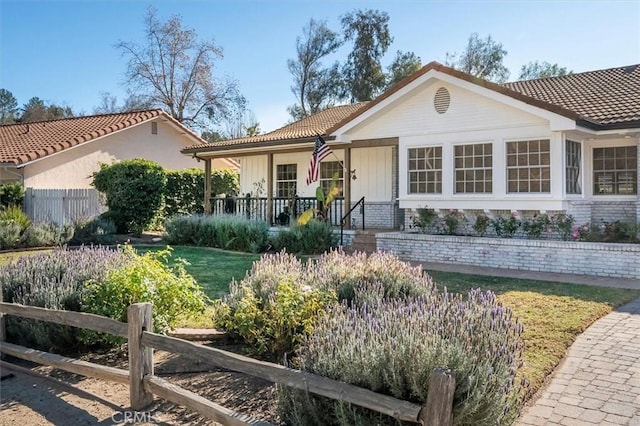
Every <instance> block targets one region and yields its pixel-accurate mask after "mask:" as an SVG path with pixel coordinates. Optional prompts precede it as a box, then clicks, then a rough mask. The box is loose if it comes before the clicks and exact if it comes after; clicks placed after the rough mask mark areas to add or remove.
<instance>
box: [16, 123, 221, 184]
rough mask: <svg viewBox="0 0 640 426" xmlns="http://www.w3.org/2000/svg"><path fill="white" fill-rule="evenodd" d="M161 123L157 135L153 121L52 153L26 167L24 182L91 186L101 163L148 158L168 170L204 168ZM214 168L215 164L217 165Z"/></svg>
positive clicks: (183, 142)
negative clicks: (184, 150)
mask: <svg viewBox="0 0 640 426" xmlns="http://www.w3.org/2000/svg"><path fill="white" fill-rule="evenodd" d="M155 121H157V122H158V134H157V135H153V134H151V122H146V123H142V124H140V125H138V126H134V127H131V128H128V129H125V130H123V131H121V132H118V133H115V134H113V135H109V136H106V137H104V138H102V139H98V140H95V141H92V142H88V143H85V144H82V145H79V146H77V147H75V148H71V149H67V150H65V151H62V152H61V153H59V154H54V155H50V156H48V157H45V158H44V159H42V160H40V161H36V162H34V163H32V164H29V165H27V166H25V167H24V185H25V187H31V188H61V189H66V188H90V187H91V186H90V182H91V175H92V174H93V173H94V172H95V171H97V170H99V164H100V163H108V164H110V163H113V162H115V161H118V160H128V159H132V158H146V159H149V160H153V161H156V162H158V163H159V164H160V165H162V166H163V167H165V168H167V169H183V168H187V167H197V168H202V167H203V164H204V163H202V162H200V163H198V162H197V160H195V159H193V158H191V157H188V156H185V155H182V154H181V153H180V150H181V149H182V148H184V147H185V146H188V145H189V140H188V139H186V138H185V137H184V136H182V135H180V134H179V133H178V132H177V131H176V130H174V129H173V128H172V127H170V126H169V125H168V124H165V123H164V122H163V121H162V120H159V119H158V120H155ZM214 167H215V165H214Z"/></svg>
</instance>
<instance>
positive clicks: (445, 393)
mask: <svg viewBox="0 0 640 426" xmlns="http://www.w3.org/2000/svg"><path fill="white" fill-rule="evenodd" d="M455 390H456V378H455V377H453V373H452V372H451V370H445V369H443V368H436V369H435V370H433V372H432V373H431V376H430V377H429V392H428V393H427V401H426V402H425V404H424V406H423V407H422V410H421V411H420V414H419V415H418V420H419V421H420V423H421V424H422V425H424V426H451V425H453V393H454V392H455Z"/></svg>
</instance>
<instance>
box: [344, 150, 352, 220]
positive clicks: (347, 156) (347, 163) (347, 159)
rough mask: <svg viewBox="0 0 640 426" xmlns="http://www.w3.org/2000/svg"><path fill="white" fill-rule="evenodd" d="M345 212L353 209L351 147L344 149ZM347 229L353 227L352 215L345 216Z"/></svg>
mask: <svg viewBox="0 0 640 426" xmlns="http://www.w3.org/2000/svg"><path fill="white" fill-rule="evenodd" d="M344 168H345V169H346V170H345V171H344V212H345V213H347V212H348V211H349V210H351V148H345V149H344ZM345 225H347V229H351V215H347V217H345Z"/></svg>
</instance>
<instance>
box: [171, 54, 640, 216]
mask: <svg viewBox="0 0 640 426" xmlns="http://www.w3.org/2000/svg"><path fill="white" fill-rule="evenodd" d="M316 135H324V138H325V140H326V141H327V142H328V144H329V146H330V147H331V148H332V150H333V152H334V153H335V155H336V157H337V158H335V157H334V156H330V157H327V158H326V159H325V160H324V161H323V163H322V166H321V171H320V172H321V176H320V177H321V182H329V180H330V179H331V176H332V175H333V173H334V172H336V171H338V172H340V173H341V177H342V182H341V184H342V186H343V194H344V201H343V202H342V201H341V203H340V210H338V211H336V212H334V217H333V220H334V222H335V221H336V219H337V220H339V217H342V216H344V215H345V213H347V212H348V211H349V209H350V208H351V206H353V205H354V204H355V203H356V202H358V200H360V199H361V198H362V197H364V203H365V208H364V212H365V214H366V225H367V227H374V228H398V227H400V226H401V225H405V224H408V223H409V217H410V211H411V210H413V209H416V208H422V207H425V206H427V207H429V208H434V209H439V210H443V211H444V210H448V209H458V210H462V211H464V212H468V213H476V212H482V211H484V212H486V213H489V214H490V215H491V214H510V213H511V212H514V211H516V212H518V214H523V215H527V214H533V213H534V212H565V213H567V214H570V215H572V216H573V217H574V219H575V223H576V224H577V225H580V224H583V223H588V222H591V223H599V222H600V221H603V220H604V221H615V220H621V221H626V222H638V221H639V220H640V198H639V195H638V169H639V167H640V166H639V165H640V162H639V158H640V155H639V151H640V66H639V65H632V66H628V67H619V68H612V69H607V70H599V71H592V72H585V73H579V74H572V75H569V76H564V77H552V78H545V79H538V80H529V81H521V82H514V83H506V84H495V83H490V82H487V81H484V80H481V79H478V78H475V77H472V76H470V75H468V74H465V73H462V72H459V71H456V70H454V69H452V68H449V67H446V66H443V65H441V64H438V63H435V62H432V63H430V64H428V65H426V66H425V67H423V68H422V69H420V70H419V71H417V72H416V73H414V74H413V75H411V76H409V77H407V78H406V79H404V80H403V81H401V82H400V83H398V84H397V85H395V86H394V87H392V88H391V89H389V90H388V91H386V92H385V93H383V94H382V95H380V96H379V97H377V98H376V99H374V100H373V101H371V102H367V103H358V104H353V105H344V106H338V107H334V108H330V109H328V110H326V111H323V112H320V113H318V114H315V115H313V116H310V117H307V118H305V119H303V120H300V121H298V122H295V123H292V124H289V125H287V126H285V127H283V128H281V129H278V130H275V131H273V132H270V133H266V134H264V135H259V136H254V137H248V138H242V139H235V140H230V141H224V142H218V143H214V144H206V145H196V146H193V147H189V148H185V149H183V150H182V152H183V153H184V154H187V155H192V156H195V157H198V158H201V159H203V160H205V169H210V166H207V165H208V164H209V162H210V161H211V160H214V159H217V158H225V157H232V158H238V159H239V162H240V185H241V192H242V193H243V195H246V194H250V196H251V197H255V196H257V195H261V196H262V198H261V200H262V205H263V207H261V208H262V209H263V210H262V212H263V213H264V216H265V218H266V219H268V220H269V221H271V222H272V223H273V222H276V221H277V217H278V214H279V213H280V212H281V211H282V209H283V207H284V205H285V204H290V203H291V202H293V201H292V196H293V195H298V196H299V197H312V196H313V194H314V193H315V188H316V186H317V184H312V185H310V186H307V185H306V182H305V179H306V175H307V168H308V165H309V160H310V157H311V151H312V150H313V145H314V140H315V136H316ZM337 159H339V160H340V161H342V162H343V164H344V169H343V167H342V166H341V165H340V163H339V162H338V161H337ZM345 170H346V171H345ZM349 175H352V176H351V179H349V178H348V177H349ZM262 181H263V182H264V184H259V183H260V182H262ZM323 184H325V183H323ZM257 188H263V189H264V192H263V193H262V194H258V193H257V192H256V189H257ZM237 201H240V200H237ZM342 203H343V205H342ZM205 204H206V205H207V206H208V211H211V210H212V209H213V210H215V211H216V212H217V211H220V209H219V208H216V205H212V204H211V202H210V200H209V199H207V200H205ZM244 206H245V207H242V206H241V205H240V204H239V203H238V205H233V206H232V207H233V208H235V209H236V211H237V212H238V213H246V214H249V213H248V211H249V208H248V207H247V205H244ZM243 208H244V210H243ZM294 213H299V209H297V208H295V211H294ZM352 218H353V220H354V221H356V222H359V221H360V220H361V214H360V211H359V209H357V210H355V211H354V212H353V214H352ZM347 223H348V224H350V223H351V222H350V221H349V220H348V219H347Z"/></svg>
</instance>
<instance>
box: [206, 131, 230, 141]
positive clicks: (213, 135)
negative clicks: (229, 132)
mask: <svg viewBox="0 0 640 426" xmlns="http://www.w3.org/2000/svg"><path fill="white" fill-rule="evenodd" d="M200 137H201V138H202V139H204V140H205V141H207V142H209V143H213V142H220V141H226V140H227V138H225V137H224V136H223V135H222V134H221V133H220V132H217V131H216V132H214V131H209V130H205V131H204V132H202V134H201V135H200Z"/></svg>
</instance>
